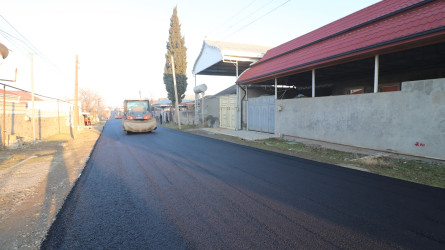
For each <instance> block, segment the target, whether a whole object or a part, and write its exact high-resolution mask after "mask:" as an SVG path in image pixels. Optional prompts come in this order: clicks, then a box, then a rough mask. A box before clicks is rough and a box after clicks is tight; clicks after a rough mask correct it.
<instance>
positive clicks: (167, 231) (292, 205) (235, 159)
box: [42, 120, 445, 249]
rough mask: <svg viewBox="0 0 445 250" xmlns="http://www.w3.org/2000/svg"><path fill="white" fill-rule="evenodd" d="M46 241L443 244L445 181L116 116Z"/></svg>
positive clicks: (231, 245) (235, 245)
mask: <svg viewBox="0 0 445 250" xmlns="http://www.w3.org/2000/svg"><path fill="white" fill-rule="evenodd" d="M42 248H43V249H55V248H57V249H60V248H64V249H67V248H69V249H73V248H75V249H97V248H99V249H103V248H105V249H109V248H120V249H141V248H142V249H147V248H149V249H247V248H249V249H303V248H309V249H332V248H349V249H398V248H412V249H445V190H443V189H439V188H432V187H427V186H422V185H418V184H413V183H408V182H404V181H400V180H395V179H391V178H386V177H382V176H377V175H373V174H370V173H365V172H360V171H356V170H351V169H345V168H342V167H337V166H333V165H329V164H322V163H317V162H313V161H309V160H304V159H299V158H295V157H290V156H286V155H281V154H277V153H272V152H267V151H262V150H259V149H253V148H249V147H245V146H240V145H235V144H231V143H228V142H224V141H219V140H215V139H211V138H206V137H202V136H197V135H193V134H188V133H184V132H180V131H175V130H170V129H166V128H162V127H160V128H158V130H156V131H155V132H153V133H145V134H132V135H125V134H124V132H123V131H122V129H121V127H120V120H110V121H109V122H108V123H107V124H106V126H105V128H104V131H103V133H102V135H101V137H100V139H99V141H98V142H97V145H96V147H95V149H94V151H93V153H92V156H91V158H90V160H89V162H88V164H87V166H86V167H85V170H84V172H83V174H82V176H81V177H80V179H79V181H78V183H77V184H76V186H75V187H74V189H73V191H72V192H71V193H70V195H69V196H68V198H67V200H66V202H65V204H64V206H63V208H62V210H61V211H60V213H59V214H58V216H57V219H56V221H55V222H54V224H53V225H52V227H51V229H50V232H49V233H48V235H47V238H46V239H45V241H44V243H43V244H42Z"/></svg>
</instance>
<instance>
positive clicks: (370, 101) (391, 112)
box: [275, 79, 445, 159]
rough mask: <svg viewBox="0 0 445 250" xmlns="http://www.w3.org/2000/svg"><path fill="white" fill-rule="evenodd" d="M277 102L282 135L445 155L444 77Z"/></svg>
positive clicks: (277, 121)
mask: <svg viewBox="0 0 445 250" xmlns="http://www.w3.org/2000/svg"><path fill="white" fill-rule="evenodd" d="M276 106H277V107H276V111H275V114H276V115H275V133H276V134H277V135H279V136H290V137H292V136H295V137H303V138H310V139H316V140H322V141H328V142H334V143H341V144H347V145H354V146H360V147H366V148H373V149H378V150H390V151H396V152H400V153H406V154H412V155H420V156H428V157H433V158H440V159H445V79H433V80H422V81H412V82H403V83H402V90H401V91H397V92H385V93H372V94H360V95H344V96H329V97H317V98H301V99H285V100H277V101H276ZM279 106H281V107H282V111H278V109H279Z"/></svg>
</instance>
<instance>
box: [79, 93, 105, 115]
mask: <svg viewBox="0 0 445 250" xmlns="http://www.w3.org/2000/svg"><path fill="white" fill-rule="evenodd" d="M79 101H80V102H81V103H82V111H83V112H88V113H90V116H92V118H93V119H95V120H96V121H98V120H100V118H103V117H104V115H103V114H104V110H105V107H104V106H103V98H102V97H101V96H100V95H99V94H98V93H96V92H95V91H93V90H91V89H88V88H82V89H80V90H79Z"/></svg>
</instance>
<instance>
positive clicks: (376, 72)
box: [374, 55, 379, 93]
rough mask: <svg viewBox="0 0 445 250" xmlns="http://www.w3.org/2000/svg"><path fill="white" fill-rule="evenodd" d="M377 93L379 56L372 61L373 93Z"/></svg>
mask: <svg viewBox="0 0 445 250" xmlns="http://www.w3.org/2000/svg"><path fill="white" fill-rule="evenodd" d="M378 91H379V55H376V56H375V60H374V93H377V92H378Z"/></svg>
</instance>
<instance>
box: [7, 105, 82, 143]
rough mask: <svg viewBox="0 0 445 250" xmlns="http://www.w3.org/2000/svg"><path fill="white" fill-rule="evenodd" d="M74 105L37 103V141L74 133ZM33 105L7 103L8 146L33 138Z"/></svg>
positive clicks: (80, 119)
mask: <svg viewBox="0 0 445 250" xmlns="http://www.w3.org/2000/svg"><path fill="white" fill-rule="evenodd" d="M72 106H73V105H72V104H68V103H62V102H59V103H57V102H51V101H45V102H36V103H35V111H34V112H35V113H34V115H35V119H34V121H35V136H36V139H37V140H40V139H43V138H46V137H49V136H52V135H55V134H59V133H62V134H63V133H72V128H73V123H74V122H73V118H72V115H73V112H72ZM30 107H31V103H28V104H26V103H6V116H5V117H6V126H5V128H6V146H9V145H11V144H13V143H14V142H15V141H16V140H17V139H20V138H22V139H23V140H30V139H32V138H33V126H32V119H31V117H32V109H31V108H30ZM79 123H80V124H79V125H80V126H83V125H84V123H83V116H80V118H79ZM0 129H1V131H2V133H0V138H1V139H2V140H1V142H3V138H2V136H3V105H2V103H1V104H0Z"/></svg>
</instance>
